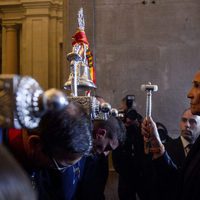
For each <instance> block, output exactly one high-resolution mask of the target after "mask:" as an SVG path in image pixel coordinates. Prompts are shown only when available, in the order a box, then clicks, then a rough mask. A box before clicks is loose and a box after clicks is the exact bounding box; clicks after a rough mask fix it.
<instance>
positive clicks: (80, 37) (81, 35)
mask: <svg viewBox="0 0 200 200" xmlns="http://www.w3.org/2000/svg"><path fill="white" fill-rule="evenodd" d="M72 39H74V41H73V42H72V45H75V44H76V43H85V44H87V45H89V42H88V39H87V36H86V34H85V31H78V32H76V33H75V35H74V36H72Z"/></svg>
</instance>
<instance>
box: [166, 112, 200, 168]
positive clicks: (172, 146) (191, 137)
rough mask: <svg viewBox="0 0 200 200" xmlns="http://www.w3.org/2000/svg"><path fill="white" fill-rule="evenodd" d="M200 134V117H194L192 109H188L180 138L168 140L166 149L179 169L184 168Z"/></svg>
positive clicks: (183, 117)
mask: <svg viewBox="0 0 200 200" xmlns="http://www.w3.org/2000/svg"><path fill="white" fill-rule="evenodd" d="M199 134H200V116H198V115H193V114H192V113H191V110H190V108H188V109H186V110H185V111H184V112H183V114H182V116H181V120H180V136H179V137H178V138H176V139H174V140H168V141H167V142H166V144H165V148H166V150H167V152H168V154H169V156H170V157H171V159H172V160H173V162H174V163H175V164H176V166H177V167H178V168H180V167H182V165H183V163H184V161H185V158H186V156H187V154H188V153H189V151H190V148H191V146H192V145H193V144H194V142H195V140H196V139H197V137H198V136H199Z"/></svg>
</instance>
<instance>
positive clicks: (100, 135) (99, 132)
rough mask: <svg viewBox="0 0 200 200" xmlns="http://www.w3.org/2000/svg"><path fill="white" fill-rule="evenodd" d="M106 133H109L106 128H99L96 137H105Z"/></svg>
mask: <svg viewBox="0 0 200 200" xmlns="http://www.w3.org/2000/svg"><path fill="white" fill-rule="evenodd" d="M106 133H107V131H106V129H103V128H99V129H98V130H97V132H96V138H97V139H100V138H105V136H106Z"/></svg>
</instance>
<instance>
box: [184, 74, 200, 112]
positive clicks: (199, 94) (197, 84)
mask: <svg viewBox="0 0 200 200" xmlns="http://www.w3.org/2000/svg"><path fill="white" fill-rule="evenodd" d="M187 97H188V98H189V99H190V108H191V112H192V114H193V115H200V71H199V72H197V73H196V75H195V76H194V79H193V86H192V88H191V90H190V91H189V93H188V95H187Z"/></svg>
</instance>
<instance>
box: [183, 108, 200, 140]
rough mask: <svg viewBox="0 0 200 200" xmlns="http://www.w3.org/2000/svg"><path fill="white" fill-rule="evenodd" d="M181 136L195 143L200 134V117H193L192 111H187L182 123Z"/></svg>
mask: <svg viewBox="0 0 200 200" xmlns="http://www.w3.org/2000/svg"><path fill="white" fill-rule="evenodd" d="M180 131H181V136H182V137H184V138H185V139H186V140H187V141H188V142H190V143H194V142H195V140H196V138H197V137H198V136H199V133H200V116H197V115H193V114H192V113H191V110H187V111H186V112H184V114H183V115H182V117H181V121H180Z"/></svg>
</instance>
